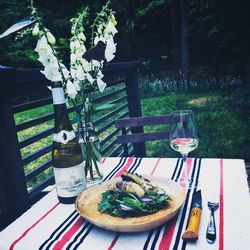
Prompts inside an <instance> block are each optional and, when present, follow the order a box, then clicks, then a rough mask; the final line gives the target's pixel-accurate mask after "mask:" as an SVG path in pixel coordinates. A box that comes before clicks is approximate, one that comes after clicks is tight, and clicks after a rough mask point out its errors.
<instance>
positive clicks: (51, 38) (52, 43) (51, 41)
mask: <svg viewBox="0 0 250 250" xmlns="http://www.w3.org/2000/svg"><path fill="white" fill-rule="evenodd" d="M46 36H47V39H48V42H49V44H51V45H54V44H55V43H56V39H55V37H54V36H53V35H52V34H51V32H47V33H46Z"/></svg>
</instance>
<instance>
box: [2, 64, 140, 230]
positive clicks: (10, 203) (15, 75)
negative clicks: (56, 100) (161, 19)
mask: <svg viewBox="0 0 250 250" xmlns="http://www.w3.org/2000/svg"><path fill="white" fill-rule="evenodd" d="M137 67H138V62H126V63H117V64H109V65H107V66H105V68H104V74H105V81H106V82H107V83H108V87H107V89H106V91H105V92H104V93H103V94H102V95H101V96H96V97H94V98H93V102H94V103H95V104H99V103H100V104H102V103H113V104H115V107H114V108H113V109H112V110H107V111H106V112H103V111H102V112H100V113H99V114H97V115H96V116H95V117H96V119H95V120H94V125H95V127H96V128H97V133H98V134H99V136H100V138H101V146H102V153H103V155H105V156H117V155H122V154H123V153H124V152H123V148H122V146H121V145H118V144H117V143H116V136H117V135H118V134H120V132H121V131H120V129H117V128H115V126H114V123H115V120H116V119H118V118H123V117H128V116H129V117H134V116H140V115H141V105H140V97H139V87H138V74H137ZM47 85H49V82H48V81H47V80H46V79H45V78H44V76H43V75H42V74H41V73H40V71H39V70H38V69H36V70H17V69H15V68H8V67H0V228H1V227H3V226H5V225H7V224H9V223H10V222H11V221H13V220H14V219H15V218H17V217H18V216H20V215H21V214H22V213H23V212H25V211H26V210H27V209H28V208H29V207H30V206H31V205H32V204H33V203H34V202H35V201H36V200H38V199H39V197H41V196H42V195H43V194H44V190H46V188H47V187H48V186H49V185H51V184H53V183H54V178H53V171H49V170H51V156H50V152H51V147H52V146H51V142H50V143H49V144H46V145H43V146H40V147H39V150H35V151H34V150H32V149H33V146H32V145H35V143H39V142H41V141H42V140H44V139H46V138H51V135H52V133H53V119H54V114H53V111H51V112H50V113H49V114H47V113H45V114H44V115H42V116H39V117H35V113H36V110H37V109H38V108H41V107H45V106H52V105H51V104H52V99H51V96H50V90H49V89H48V88H47ZM27 110H29V111H30V110H33V113H34V117H33V115H32V117H31V118H30V119H28V120H25V121H22V122H19V123H17V121H16V116H17V114H18V113H21V112H26V111H27ZM72 111H73V108H69V113H71V112H72ZM45 123H48V124H49V125H48V126H46V129H42V130H41V131H37V128H38V127H39V126H40V125H41V124H45ZM33 130H35V132H33ZM24 131H26V134H27V135H28V136H26V137H25V138H23V136H20V134H21V135H22V133H23V132H24ZM27 131H28V132H27ZM24 134H25V133H24ZM27 148H28V149H29V150H25V149H27ZM36 148H37V147H36ZM23 151H25V152H26V153H25V154H24V153H23ZM27 151H28V153H27ZM43 158H44V159H45V160H41V159H43ZM34 162H38V163H36V166H35V167H33V168H32V169H31V170H30V168H28V167H27V166H29V164H32V163H34ZM45 171H47V172H48V173H50V174H48V173H47V174H46V175H43V177H44V176H46V178H45V179H44V178H41V179H42V180H41V181H37V182H38V183H37V185H35V186H31V187H30V186H29V183H30V182H32V181H34V179H36V178H37V179H39V178H38V176H41V175H42V174H43V173H44V172H45Z"/></svg>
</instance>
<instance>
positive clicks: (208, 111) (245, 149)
mask: <svg viewBox="0 0 250 250" xmlns="http://www.w3.org/2000/svg"><path fill="white" fill-rule="evenodd" d="M228 101H229V97H228V96H226V97H225V96H223V95H222V94H220V93H218V92H203V93H197V94H191V93H188V94H172V95H168V96H159V97H154V98H145V99H143V100H142V110H143V115H145V116H149V115H161V114H166V113H169V112H171V111H172V110H176V109H192V110H193V111H194V114H195V118H196V122H197V128H198V135H199V139H200V140H199V146H198V148H197V149H196V150H195V151H193V152H191V153H190V155H191V156H195V157H223V158H242V159H245V160H247V161H249V160H250V156H249V151H250V146H249V145H250V139H249V136H248V135H249V132H250V131H249V128H250V126H249V125H250V124H249V123H250V120H249V118H248V119H247V118H246V117H244V116H243V117H242V115H241V113H240V112H239V109H236V108H235V109H232V108H231V107H230V106H229V105H228ZM156 129H157V128H156ZM147 147H148V155H150V156H160V157H164V156H165V157H170V156H179V154H178V153H177V152H174V151H173V150H172V149H171V148H170V146H169V142H152V143H151V142H150V143H148V145H147Z"/></svg>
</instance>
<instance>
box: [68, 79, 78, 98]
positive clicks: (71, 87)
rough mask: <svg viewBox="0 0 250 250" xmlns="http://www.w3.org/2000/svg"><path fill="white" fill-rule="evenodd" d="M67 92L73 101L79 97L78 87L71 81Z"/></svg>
mask: <svg viewBox="0 0 250 250" xmlns="http://www.w3.org/2000/svg"><path fill="white" fill-rule="evenodd" d="M66 92H67V94H68V96H69V97H70V98H71V99H75V97H76V95H77V91H76V87H75V85H74V83H72V82H71V81H70V80H68V81H67V84H66Z"/></svg>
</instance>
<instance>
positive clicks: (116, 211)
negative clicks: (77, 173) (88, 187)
mask: <svg viewBox="0 0 250 250" xmlns="http://www.w3.org/2000/svg"><path fill="white" fill-rule="evenodd" d="M169 202H170V196H169V195H166V194H156V195H145V196H144V197H143V198H138V197H136V196H135V195H134V194H131V193H129V192H126V191H123V190H108V191H106V192H104V193H102V200H101V201H100V202H99V204H98V210H99V211H100V212H106V213H108V214H110V215H113V216H118V217H122V218H124V217H129V216H130V217H138V216H143V215H148V214H152V213H155V212H157V211H159V210H160V209H162V208H165V207H167V206H168V205H169Z"/></svg>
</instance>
